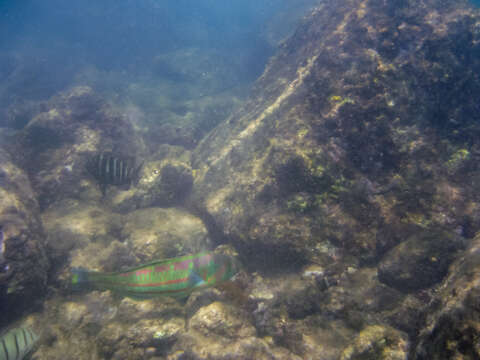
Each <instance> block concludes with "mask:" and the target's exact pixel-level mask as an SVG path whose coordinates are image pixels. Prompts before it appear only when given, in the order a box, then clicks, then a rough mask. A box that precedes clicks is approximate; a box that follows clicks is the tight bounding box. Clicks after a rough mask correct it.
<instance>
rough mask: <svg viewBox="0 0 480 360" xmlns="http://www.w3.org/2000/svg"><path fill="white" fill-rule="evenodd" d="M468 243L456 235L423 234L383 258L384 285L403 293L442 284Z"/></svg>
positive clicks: (413, 237)
mask: <svg viewBox="0 0 480 360" xmlns="http://www.w3.org/2000/svg"><path fill="white" fill-rule="evenodd" d="M463 247H464V240H463V239H462V238H461V237H459V236H458V235H457V234H455V233H449V232H445V231H436V230H424V231H419V232H418V233H417V234H414V235H412V236H411V237H410V238H409V239H407V240H406V241H405V242H402V243H401V244H399V245H397V246H396V247H395V248H393V249H392V250H390V252H389V253H387V255H386V256H385V257H384V258H383V259H382V261H381V262H380V264H379V267H378V278H379V280H380V281H381V282H383V283H385V284H387V285H389V286H392V287H394V288H396V289H398V290H400V291H404V292H409V291H415V290H420V289H425V288H427V287H430V286H432V285H435V284H436V283H438V282H440V281H441V280H442V279H443V277H444V276H445V275H446V274H447V271H448V266H449V265H450V263H451V262H452V261H453V260H454V259H455V255H456V253H457V252H458V251H459V250H461V249H462V248H463Z"/></svg>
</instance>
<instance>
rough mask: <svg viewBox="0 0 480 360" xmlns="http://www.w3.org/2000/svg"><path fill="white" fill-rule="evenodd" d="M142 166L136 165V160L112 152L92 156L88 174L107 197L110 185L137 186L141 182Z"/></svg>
mask: <svg viewBox="0 0 480 360" xmlns="http://www.w3.org/2000/svg"><path fill="white" fill-rule="evenodd" d="M142 165H143V163H142V164H140V165H139V166H136V165H135V159H134V158H128V159H127V158H121V157H119V156H116V155H113V154H112V153H110V152H103V153H100V154H97V155H95V156H92V157H91V158H90V159H88V161H87V170H88V172H89V173H90V174H91V175H92V176H93V177H94V178H95V180H97V182H98V183H99V185H100V189H101V190H102V194H103V195H105V193H106V190H107V186H108V185H115V186H122V185H126V186H127V187H128V188H129V187H130V185H131V184H132V183H133V184H136V183H137V182H138V180H139V175H140V170H141V169H142Z"/></svg>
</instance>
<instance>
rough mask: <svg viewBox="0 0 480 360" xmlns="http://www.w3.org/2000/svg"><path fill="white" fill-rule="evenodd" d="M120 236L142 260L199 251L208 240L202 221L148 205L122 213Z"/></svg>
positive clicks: (172, 209)
mask: <svg viewBox="0 0 480 360" xmlns="http://www.w3.org/2000/svg"><path fill="white" fill-rule="evenodd" d="M120 236H121V239H122V240H123V241H124V242H126V243H127V244H128V245H129V247H130V248H131V250H132V252H133V254H134V255H135V256H136V257H137V258H139V259H141V261H142V262H146V261H152V260H157V259H165V258H170V257H175V256H178V255H184V254H188V253H195V252H199V251H202V250H205V249H206V248H207V245H208V243H209V237H208V233H207V230H206V228H205V225H204V224H203V223H202V221H201V220H200V219H199V218H198V217H196V216H194V215H192V214H189V213H187V212H185V211H182V210H179V209H175V208H171V209H162V208H147V209H140V210H136V211H133V212H131V213H129V214H128V215H125V217H124V226H123V228H122V230H121V234H120Z"/></svg>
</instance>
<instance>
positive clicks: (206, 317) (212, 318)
mask: <svg viewBox="0 0 480 360" xmlns="http://www.w3.org/2000/svg"><path fill="white" fill-rule="evenodd" d="M245 315H246V314H245V313H243V312H242V311H241V310H239V309H237V308H234V307H232V306H231V305H227V304H225V303H222V302H214V303H211V304H210V305H208V306H205V307H202V308H200V309H199V310H198V311H197V312H196V313H195V315H193V316H192V318H191V319H190V321H189V327H188V329H189V330H188V332H187V333H185V334H183V335H182V336H181V337H180V338H179V340H178V342H177V343H176V344H175V345H174V347H173V354H176V356H180V355H181V354H183V355H184V356H186V357H187V358H193V359H212V360H217V359H218V360H220V359H279V360H280V359H300V358H299V357H297V356H296V355H294V354H292V353H291V352H290V351H288V350H286V349H285V348H282V347H279V346H276V345H275V344H273V343H272V342H269V341H268V340H267V341H266V340H264V339H260V338H257V337H255V335H256V331H255V328H254V327H253V326H252V325H251V324H250V323H249V321H248V317H247V316H245ZM175 358H177V357H173V356H172V359H175ZM178 358H180V359H181V357H178Z"/></svg>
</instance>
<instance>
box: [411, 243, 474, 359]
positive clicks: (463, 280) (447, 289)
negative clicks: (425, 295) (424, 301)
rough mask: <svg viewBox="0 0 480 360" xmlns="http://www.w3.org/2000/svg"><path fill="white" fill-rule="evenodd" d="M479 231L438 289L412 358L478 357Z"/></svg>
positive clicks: (453, 264)
mask: <svg viewBox="0 0 480 360" xmlns="http://www.w3.org/2000/svg"><path fill="white" fill-rule="evenodd" d="M479 280H480V234H477V236H475V238H474V239H473V240H472V242H471V244H470V245H469V247H468V249H467V250H466V251H465V252H464V253H463V254H462V256H461V257H459V258H458V259H457V260H455V262H453V263H452V265H451V266H450V268H449V271H448V275H447V277H446V279H445V280H444V281H443V282H442V284H441V285H440V286H439V287H438V288H437V292H436V294H435V295H434V301H433V302H432V303H431V306H430V308H429V311H428V313H427V319H426V323H425V325H424V327H423V328H422V329H421V331H420V333H419V335H418V337H417V339H418V341H417V345H416V347H415V351H414V356H413V357H412V359H419V360H427V359H429V360H440V359H455V358H461V359H472V360H473V359H478V358H480V348H479V343H478V339H479V337H480V310H479V309H480V285H479V284H480V281H479Z"/></svg>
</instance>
